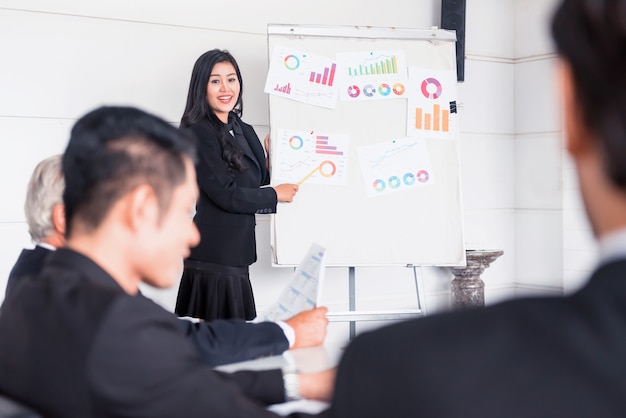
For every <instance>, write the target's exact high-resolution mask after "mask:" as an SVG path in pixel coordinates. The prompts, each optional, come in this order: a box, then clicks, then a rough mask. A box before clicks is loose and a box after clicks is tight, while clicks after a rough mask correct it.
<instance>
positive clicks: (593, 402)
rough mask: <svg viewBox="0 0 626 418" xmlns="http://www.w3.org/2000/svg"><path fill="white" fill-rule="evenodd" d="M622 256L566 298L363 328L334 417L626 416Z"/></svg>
mask: <svg viewBox="0 0 626 418" xmlns="http://www.w3.org/2000/svg"><path fill="white" fill-rule="evenodd" d="M625 353H626V260H621V261H618V262H613V263H610V264H607V265H605V266H603V267H601V268H600V269H599V270H597V271H596V272H595V274H594V275H593V277H592V278H591V280H590V281H589V283H588V284H587V286H585V287H584V288H583V289H581V290H580V291H578V292H577V293H575V294H573V295H571V296H568V297H556V298H555V297H551V298H548V297H546V298H534V299H519V300H513V301H510V302H504V303H501V304H499V305H494V306H491V307H487V308H484V309H476V310H471V311H466V312H460V313H459V312H457V313H452V314H442V315H435V316H432V317H426V318H418V319H415V320H411V321H407V322H403V323H399V324H395V325H391V326H388V327H385V328H381V329H378V330H375V331H373V332H370V333H365V334H362V335H360V336H358V337H357V338H355V339H354V341H353V342H352V343H351V344H350V345H349V346H348V348H347V349H346V352H345V353H344V356H343V358H342V359H341V361H340V365H339V369H338V374H337V382H336V387H335V393H334V398H333V402H332V406H331V414H330V415H331V416H332V417H335V418H338V417H341V418H346V417H355V418H356V417H358V418H380V417H424V418H429V417H437V418H441V417H445V418H455V417H464V418H465V417H481V418H502V417H507V418H516V417H519V418H528V417H546V418H547V417H550V418H553V417H581V418H582V417H603V418H607V417H622V418H623V417H626V354H625Z"/></svg>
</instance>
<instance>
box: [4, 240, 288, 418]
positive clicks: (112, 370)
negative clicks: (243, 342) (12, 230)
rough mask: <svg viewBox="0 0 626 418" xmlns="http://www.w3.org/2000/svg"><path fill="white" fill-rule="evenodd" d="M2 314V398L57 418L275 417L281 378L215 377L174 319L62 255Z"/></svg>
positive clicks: (91, 266) (83, 260)
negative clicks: (268, 407)
mask: <svg viewBox="0 0 626 418" xmlns="http://www.w3.org/2000/svg"><path fill="white" fill-rule="evenodd" d="M23 280H24V282H23V283H21V285H20V286H19V287H17V288H16V289H15V292H14V293H13V294H12V296H11V297H10V298H8V299H7V300H6V301H5V303H4V305H3V308H2V313H1V314H0V392H3V393H5V394H7V395H9V396H10V397H11V398H13V399H15V400H17V401H20V402H23V403H25V404H26V405H29V406H31V407H33V408H34V409H35V410H37V411H38V412H40V413H41V414H42V415H44V416H46V417H48V418H55V417H69V418H71V417H77V418H86V417H111V416H116V417H131V416H132V417H186V418H191V417H207V416H213V417H220V418H227V417H276V415H274V414H272V413H270V412H268V411H267V410H266V409H265V405H266V404H270V403H276V402H283V401H284V399H285V398H284V387H283V381H282V374H281V372H280V370H268V371H261V372H238V373H233V374H227V373H220V372H217V371H214V370H213V369H212V368H210V367H209V366H207V365H205V364H203V363H202V362H201V360H200V359H199V358H198V356H197V354H196V351H195V349H194V347H193V346H192V345H191V344H190V343H189V341H188V340H187V338H185V336H184V334H183V331H182V330H181V327H180V321H179V319H178V318H176V317H175V316H174V315H173V314H171V313H169V312H166V311H165V310H163V309H162V308H161V307H159V306H158V305H156V304H155V303H153V302H152V301H150V300H149V299H147V298H145V297H143V296H142V295H141V294H138V295H136V296H131V295H128V294H127V293H126V292H124V290H122V288H120V287H119V285H118V284H117V283H116V282H115V281H114V280H113V278H112V277H111V276H109V275H108V273H106V272H105V271H104V270H103V269H101V268H100V267H99V266H98V265H97V264H95V263H94V262H93V261H92V260H90V259H89V258H87V257H85V256H83V255H81V254H79V253H77V252H74V251H71V250H68V249H59V250H57V251H56V252H54V254H51V255H50V257H49V258H48V262H47V263H46V265H45V266H44V268H43V270H42V272H41V274H40V275H39V276H38V277H36V278H33V277H32V276H27V277H26V278H24V279H23Z"/></svg>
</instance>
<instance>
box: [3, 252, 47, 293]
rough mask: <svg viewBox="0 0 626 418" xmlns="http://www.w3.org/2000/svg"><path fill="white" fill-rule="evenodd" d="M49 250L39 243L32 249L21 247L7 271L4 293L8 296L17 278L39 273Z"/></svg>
mask: <svg viewBox="0 0 626 418" xmlns="http://www.w3.org/2000/svg"><path fill="white" fill-rule="evenodd" d="M50 252H51V251H50V250H49V249H47V248H44V247H40V246H39V245H36V246H35V248H33V249H28V248H25V249H23V250H22V252H21V253H20V256H19V257H18V258H17V261H16V262H15V264H14V265H13V268H12V269H11V272H10V273H9V281H8V282H7V288H6V295H7V296H8V295H9V293H10V292H11V290H12V289H13V287H15V285H16V283H17V282H18V280H17V279H18V278H20V277H23V276H28V275H32V274H37V273H39V270H41V266H43V263H44V260H45V258H46V257H47V256H48V254H50Z"/></svg>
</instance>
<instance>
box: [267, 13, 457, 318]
mask: <svg viewBox="0 0 626 418" xmlns="http://www.w3.org/2000/svg"><path fill="white" fill-rule="evenodd" d="M455 40H456V36H455V33H454V32H453V31H447V30H438V29H434V30H419V29H400V28H372V27H353V26H352V27H344V26H309V25H268V55H269V57H270V66H271V65H272V63H273V62H274V61H272V60H273V59H275V58H276V57H275V55H276V54H275V51H276V50H278V51H287V52H285V56H284V57H279V58H281V60H282V61H281V64H284V66H285V67H288V69H289V70H294V71H298V70H301V69H302V65H303V63H305V61H306V59H307V57H312V56H314V55H315V56H321V57H326V58H327V59H328V60H334V59H335V58H336V57H337V55H340V54H354V53H362V52H364V51H371V53H372V55H376V54H378V55H381V56H382V55H386V56H391V55H393V57H392V58H389V59H387V61H388V62H389V61H391V62H392V64H388V65H389V67H388V68H392V70H393V71H407V72H409V69H410V68H418V69H426V70H428V71H431V70H432V72H433V74H435V75H433V76H428V78H425V79H424V80H423V82H421V89H422V90H421V91H422V92H423V93H424V94H426V93H427V92H426V90H425V88H424V86H425V85H426V84H428V83H431V84H433V85H437V91H436V92H428V94H430V95H431V98H433V97H434V98H436V97H438V96H439V95H441V94H442V92H443V93H445V92H446V91H448V90H449V89H448V86H446V85H445V84H443V85H442V84H441V83H439V82H438V81H437V80H436V79H435V77H436V75H437V74H439V73H438V72H446V71H450V72H452V73H455V71H456V52H455ZM288 51H297V52H294V53H289V52H288ZM381 51H382V52H381ZM394 51H398V55H399V56H400V55H401V56H402V58H403V59H405V60H406V67H402V68H393V66H395V64H396V57H395V55H394ZM298 54H300V55H298ZM383 65H384V64H383ZM307 71H309V73H310V81H311V82H316V81H320V82H321V83H322V84H324V83H325V84H326V85H328V84H332V82H333V81H335V82H337V83H338V80H340V76H341V74H340V73H339V71H343V70H341V67H340V66H335V65H334V62H333V63H332V65H331V64H329V65H327V66H325V68H314V69H309V70H307ZM350 71H352V70H350ZM309 73H307V74H309ZM294 74H295V72H294ZM344 76H345V74H344ZM333 77H335V78H333ZM377 83H380V84H376V85H377V86H378V87H377V88H376V89H374V87H375V86H374V87H372V86H373V84H372V85H369V84H367V85H365V86H364V85H360V87H359V86H357V84H358V83H356V82H355V85H354V86H350V87H349V88H350V89H351V90H349V93H348V94H351V95H355V94H356V91H357V90H358V91H359V92H362V91H367V92H368V96H374V95H375V94H378V93H380V94H383V95H385V94H387V95H388V94H389V93H390V91H391V90H390V89H391V87H390V85H388V84H386V83H384V81H377ZM454 83H456V78H455V79H454ZM318 84H319V83H318ZM397 84H398V83H396V84H394V85H393V86H394V88H395V90H393V94H396V95H401V94H403V93H405V90H404V89H405V88H406V93H407V96H408V95H409V93H411V94H413V93H414V92H415V91H416V89H418V90H419V89H420V85H419V84H418V85H411V84H407V86H406V87H405V86H402V87H397V86H396V85H397ZM343 87H345V86H343ZM343 87H342V88H343ZM266 88H267V87H266ZM274 90H276V91H280V93H281V94H280V95H277V94H269V95H268V99H269V110H270V137H271V141H270V142H271V150H270V157H271V165H272V184H279V180H280V179H279V178H277V176H278V174H280V171H281V169H283V168H284V167H282V166H281V165H280V164H281V161H277V158H276V155H277V154H278V155H280V151H281V149H280V148H278V147H284V146H285V144H286V143H287V142H286V136H285V135H287V137H288V136H289V134H288V133H287V134H285V132H291V131H298V130H299V131H302V132H305V133H307V134H308V133H310V134H311V135H312V136H315V137H316V138H317V139H316V140H317V141H321V142H320V143H322V144H323V146H330V145H341V146H342V147H343V149H342V153H343V154H344V157H343V160H342V164H343V166H342V167H340V168H341V169H342V170H343V171H342V172H341V174H342V176H343V178H342V182H341V183H338V182H336V183H334V184H331V183H332V182H328V184H325V183H324V181H320V180H324V178H323V177H324V176H329V173H328V170H327V169H326V168H323V167H322V164H323V163H324V162H322V163H321V164H319V165H317V166H315V165H308V166H306V164H308V163H307V161H305V160H304V159H303V160H302V161H300V162H298V163H302V164H303V165H305V167H306V170H305V171H303V174H301V175H300V177H299V178H298V179H295V180H294V181H293V182H294V183H299V185H300V190H299V192H298V194H297V195H296V198H295V199H294V201H293V203H290V204H280V205H279V207H278V210H277V213H276V214H275V215H272V218H271V236H272V237H271V240H272V250H273V264H274V265H276V266H294V265H297V263H298V262H299V259H300V257H301V255H302V254H304V253H305V252H306V250H307V248H308V247H309V245H310V244H311V243H312V242H317V243H320V244H321V245H323V246H324V247H326V248H327V249H328V252H327V259H326V262H327V266H328V267H347V268H348V272H349V274H348V276H349V278H348V279H349V287H350V290H349V298H350V312H347V313H331V314H329V318H330V319H331V320H336V321H340V320H343V321H350V322H351V328H352V329H353V325H354V324H353V322H354V321H356V320H384V319H403V318H406V317H414V316H418V315H422V314H424V303H423V292H422V290H423V288H422V285H421V281H422V279H421V277H422V275H421V268H420V267H422V266H462V265H465V244H464V239H463V220H462V207H461V185H460V165H459V145H458V130H457V128H456V125H454V126H451V127H450V135H449V138H448V139H441V138H439V137H437V136H436V135H433V134H432V132H433V131H432V129H431V128H430V126H431V125H430V124H431V116H432V118H434V119H432V120H433V121H432V123H433V124H436V125H437V126H439V119H440V116H439V113H437V112H443V111H441V110H440V105H439V104H434V105H433V107H432V109H433V110H428V109H427V110H428V112H426V111H424V110H423V109H421V108H420V109H408V106H409V104H408V103H409V101H408V100H406V99H399V100H361V99H366V98H365V97H363V96H360V99H359V100H355V101H352V102H351V101H349V100H337V101H336V103H333V105H334V107H333V108H330V106H329V102H324V101H323V100H322V98H320V103H321V105H314V104H311V103H305V102H302V101H300V100H296V99H298V97H296V96H295V95H296V94H301V95H302V94H308V93H307V92H306V91H302V90H298V91H296V89H292V86H291V85H290V84H289V83H286V84H284V85H281V84H280V83H276V86H275V87H274ZM342 91H344V90H342ZM393 94H392V95H393ZM448 104H449V110H446V112H456V102H454V103H453V102H452V101H450V102H449V103H444V104H443V105H444V106H447V105H448ZM407 109H408V110H407ZM446 109H447V108H446ZM422 113H428V114H429V115H431V116H428V119H424V123H423V124H422V119H419V117H421V115H422ZM448 116H449V117H450V120H451V121H456V114H451V113H450V114H448V113H446V119H445V123H446V129H448V125H447V123H448V119H447V118H448ZM410 118H413V119H414V121H413V122H412V121H411V120H410ZM442 120H443V119H442ZM442 123H443V122H442ZM411 124H413V126H415V127H416V128H415V129H417V126H418V125H419V128H420V129H422V128H424V131H423V135H420V136H419V137H417V138H416V140H415V141H414V143H412V144H410V145H411V146H413V145H419V146H421V147H423V150H424V153H426V154H427V155H428V157H429V162H430V164H431V165H432V177H430V178H429V173H426V174H423V173H422V174H421V173H420V172H417V173H409V174H406V176H408V177H406V178H404V180H405V183H406V184H407V185H409V184H416V185H417V186H421V185H420V184H417V183H415V182H416V181H420V182H421V181H429V180H432V181H429V182H428V185H427V186H428V187H414V188H413V189H410V190H407V191H402V192H400V191H398V192H397V193H389V194H385V195H384V196H383V195H380V196H377V197H372V196H371V190H370V191H369V192H366V191H367V190H368V189H367V188H368V187H370V189H371V187H372V184H371V183H370V180H368V179H366V178H365V176H364V175H363V173H362V170H360V169H359V167H360V162H361V161H360V159H359V152H362V151H363V147H368V146H369V147H376V146H378V145H379V144H381V143H389V141H392V142H393V141H396V140H398V141H401V140H402V139H403V138H406V137H407V130H408V128H407V126H411ZM422 125H425V126H422ZM427 127H428V129H431V130H430V131H427V130H426V128H427ZM329 133H330V134H329ZM332 135H335V137H333V136H332ZM329 138H330V139H329ZM333 138H336V139H334V141H335V143H332V141H333ZM288 139H289V141H290V142H289V144H290V145H291V146H292V147H293V148H294V149H295V148H298V147H300V146H301V145H302V142H303V141H304V140H303V139H302V138H300V137H299V136H298V135H295V134H294V135H292V136H291V137H290V138H288ZM298 141H300V142H298ZM324 141H330V142H331V143H328V142H324ZM399 143H400V142H399ZM405 148H408V145H407V146H406V147H405ZM283 149H284V148H283ZM420 149H422V148H420ZM390 151H393V152H396V151H398V153H401V152H405V151H403V148H402V147H398V148H397V150H395V149H394V150H391V149H390ZM388 154H389V153H384V154H381V158H382V157H387V156H388ZM398 155H400V154H398ZM417 155H421V154H417ZM283 163H284V162H283ZM316 164H317V163H316ZM293 166H295V164H294V165H293ZM284 171H285V170H284ZM277 173H278V174H277ZM330 174H334V172H331V173H330ZM420 175H424V178H420ZM415 176H417V180H416V177H415ZM400 178H402V175H400ZM334 179H336V177H334V178H333V180H334ZM385 181H389V183H388V186H389V187H392V188H393V187H398V186H399V183H394V181H397V182H400V180H393V179H392V178H389V179H387V178H385ZM374 187H377V186H376V183H374ZM403 187H404V185H403ZM387 190H389V189H387ZM368 193H369V195H368ZM361 266H403V267H404V266H407V267H409V268H412V269H413V271H414V280H415V284H416V297H417V305H418V306H417V308H416V309H415V310H408V311H396V312H393V311H385V312H359V311H357V310H356V301H355V289H354V288H355V286H356V283H355V281H356V280H355V267H361ZM418 268H420V269H419V271H418V270H417V269H418Z"/></svg>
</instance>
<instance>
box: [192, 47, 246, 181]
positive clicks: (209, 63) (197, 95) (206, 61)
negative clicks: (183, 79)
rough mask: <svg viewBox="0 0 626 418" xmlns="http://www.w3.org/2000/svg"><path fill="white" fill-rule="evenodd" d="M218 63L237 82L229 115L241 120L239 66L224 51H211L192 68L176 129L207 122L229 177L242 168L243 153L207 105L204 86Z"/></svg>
mask: <svg viewBox="0 0 626 418" xmlns="http://www.w3.org/2000/svg"><path fill="white" fill-rule="evenodd" d="M218 62H229V63H231V64H232V65H233V67H234V68H235V72H236V73H237V79H238V80H239V97H237V102H236V103H235V107H234V108H233V110H232V111H231V113H234V114H235V116H236V117H237V118H241V115H242V114H243V79H242V78H241V71H240V70H239V65H238V64H237V61H236V60H235V58H234V57H233V56H232V55H231V53H230V52H228V51H227V50H221V49H212V50H210V51H207V52H205V53H204V54H202V55H200V57H199V58H198V59H197V60H196V63H195V64H194V66H193V70H192V72H191V80H190V81H189V91H188V93H187V103H186V105H185V111H184V112H183V116H182V117H181V119H180V127H181V128H187V127H189V126H191V125H194V124H196V123H198V122H200V121H202V120H203V119H205V118H208V119H209V121H210V122H211V123H212V124H213V126H215V128H216V130H217V131H218V135H217V140H218V141H219V143H220V146H221V147H222V150H223V151H222V159H223V160H224V161H226V163H227V164H228V168H229V170H230V171H231V172H232V173H236V172H240V171H243V170H245V168H246V166H245V164H244V163H243V161H242V155H243V150H242V149H241V147H239V145H238V144H237V143H236V141H233V140H232V137H231V135H230V133H229V132H228V131H227V129H226V125H225V124H224V123H223V122H222V121H221V120H219V118H218V117H217V115H216V114H215V113H214V112H213V110H211V108H210V107H209V103H208V102H207V85H208V83H209V78H210V77H211V72H212V71H213V67H215V64H217V63H218ZM232 118H233V115H229V118H228V119H229V120H232Z"/></svg>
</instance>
